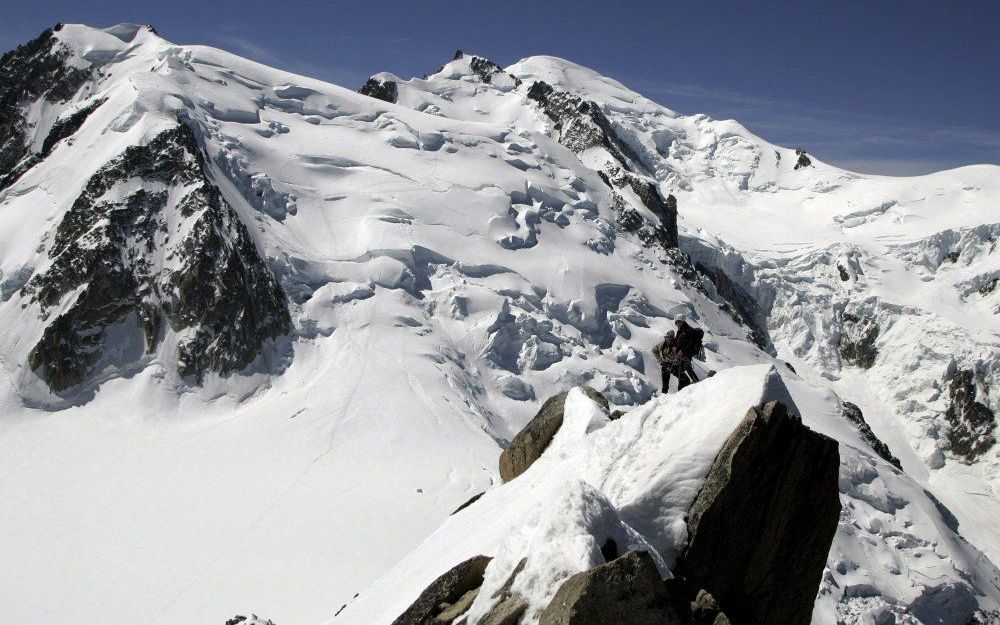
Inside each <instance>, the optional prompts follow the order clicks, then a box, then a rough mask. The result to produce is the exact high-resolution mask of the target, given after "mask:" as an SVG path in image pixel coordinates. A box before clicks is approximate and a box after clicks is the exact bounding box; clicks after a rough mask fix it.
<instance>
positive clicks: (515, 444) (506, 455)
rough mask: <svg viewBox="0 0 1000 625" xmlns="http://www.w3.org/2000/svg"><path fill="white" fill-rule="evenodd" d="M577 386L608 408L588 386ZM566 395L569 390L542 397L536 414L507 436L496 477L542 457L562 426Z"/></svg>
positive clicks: (517, 471)
mask: <svg viewBox="0 0 1000 625" xmlns="http://www.w3.org/2000/svg"><path fill="white" fill-rule="evenodd" d="M580 388H581V389H582V390H583V392H584V393H586V394H587V396H588V397H590V398H591V399H593V400H594V401H595V402H597V403H599V404H600V405H601V406H603V407H604V410H605V411H607V410H608V400H607V399H605V398H604V396H603V395H601V394H600V393H598V392H597V391H595V390H594V389H592V388H590V387H589V386H581V387H580ZM568 395H569V391H566V392H564V393H559V394H558V395H555V396H553V397H550V398H549V399H548V400H546V401H545V403H544V404H542V407H541V409H540V410H539V411H538V414H536V415H535V416H534V418H533V419H532V420H531V421H529V422H528V425H526V426H524V428H523V429H522V430H521V431H520V432H518V433H517V435H516V436H514V438H513V439H511V441H510V444H509V445H507V448H506V449H504V450H503V453H501V454H500V478H501V479H503V481H504V482H509V481H511V480H512V479H514V478H515V477H517V476H518V475H521V474H522V473H524V472H525V471H527V470H528V467H530V466H531V465H532V464H533V463H534V462H535V461H536V460H538V459H539V458H541V457H542V454H543V453H544V452H545V449H546V448H547V447H548V446H549V443H551V442H552V437H554V436H555V435H556V432H558V431H559V428H560V427H561V426H562V422H563V412H564V410H565V408H566V397H567V396H568Z"/></svg>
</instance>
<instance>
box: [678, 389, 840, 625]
mask: <svg viewBox="0 0 1000 625" xmlns="http://www.w3.org/2000/svg"><path fill="white" fill-rule="evenodd" d="M839 468H840V457H839V454H838V451H837V443H836V441H834V440H833V439H831V438H828V437H826V436H823V435H821V434H817V433H815V432H813V431H811V430H809V429H808V428H806V427H805V426H804V425H802V422H801V420H800V419H799V418H798V417H797V416H794V415H792V414H789V412H788V410H787V409H786V407H785V406H784V405H783V404H781V403H780V402H770V403H768V404H766V405H765V406H763V407H761V408H752V409H751V410H750V411H749V412H748V413H747V416H746V417H745V418H744V420H743V421H742V422H741V423H740V425H739V426H738V427H737V428H736V430H735V431H734V432H733V434H732V435H731V436H730V437H729V438H728V439H727V440H726V443H725V444H724V445H723V447H722V449H721V451H720V452H719V454H718V456H717V457H716V459H715V462H714V463H713V465H712V467H711V469H710V470H709V473H708V476H707V477H706V480H705V484H704V486H703V487H702V490H701V492H700V493H699V494H698V496H697V497H696V499H695V501H694V504H693V505H692V507H691V510H690V511H689V513H688V520H687V524H688V535H689V542H688V546H687V549H686V551H685V553H684V555H683V558H682V560H681V562H679V564H678V567H677V569H678V572H679V573H680V574H681V575H683V576H685V577H686V578H687V580H688V582H689V583H690V584H691V586H692V587H694V588H699V589H704V590H706V591H707V592H709V593H711V594H712V596H713V597H715V599H717V600H718V603H719V605H720V606H721V608H722V610H723V611H724V612H725V613H726V615H727V616H728V617H729V619H730V620H732V622H734V623H741V624H744V623H745V624H748V625H756V624H765V623H783V624H788V625H797V624H803V625H805V624H808V623H809V622H810V618H811V615H812V607H813V602H814V599H815V597H816V592H817V590H818V589H819V584H820V580H821V577H822V574H823V569H824V566H825V564H826V558H827V554H828V552H829V550H830V545H831V543H832V541H833V536H834V533H835V532H836V529H837V523H838V520H839V517H840V496H839V492H838V485H837V477H838V472H839Z"/></svg>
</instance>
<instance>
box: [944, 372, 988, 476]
mask: <svg viewBox="0 0 1000 625" xmlns="http://www.w3.org/2000/svg"><path fill="white" fill-rule="evenodd" d="M977 381H978V382H979V383H980V384H984V382H983V381H982V380H977V375H976V372H975V371H974V370H972V369H958V370H956V371H955V372H954V373H953V374H952V375H951V378H950V379H949V380H947V384H948V395H949V398H950V402H949V404H948V409H947V410H946V411H945V414H944V416H945V419H946V420H947V421H948V430H947V432H946V438H947V441H948V447H949V451H951V453H952V454H954V455H955V456H957V457H958V458H960V459H962V460H964V461H965V462H974V461H975V460H976V459H977V458H979V457H980V456H981V455H982V454H984V453H986V452H987V451H988V450H989V449H991V448H992V447H993V446H994V445H995V444H996V442H997V441H996V426H997V422H996V415H994V414H993V411H992V410H990V408H989V406H987V405H986V404H984V403H982V402H980V401H978V400H977V397H978V393H977V388H976V387H977ZM984 394H985V393H984Z"/></svg>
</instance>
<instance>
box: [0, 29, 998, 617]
mask: <svg viewBox="0 0 1000 625" xmlns="http://www.w3.org/2000/svg"><path fill="white" fill-rule="evenodd" d="M998 236H1000V167H997V166H994V165H981V166H975V167H966V168H961V169H957V170H952V171H947V172H941V173H937V174H932V175H929V176H922V177H914V178H889V177H880V176H865V175H860V174H854V173H851V172H846V171H843V170H840V169H838V168H835V167H832V166H829V165H827V164H824V163H822V162H820V161H819V160H818V159H817V158H815V157H814V156H812V155H807V154H806V153H804V152H802V151H801V150H794V149H788V148H783V147H779V146H775V145H772V144H770V143H768V142H767V141H765V140H763V139H761V138H759V137H757V136H755V135H753V134H752V133H751V132H749V131H748V130H747V129H746V128H744V127H742V126H741V125H739V124H738V123H736V122H733V121H718V120H713V119H710V118H708V117H706V116H704V115H696V116H685V115H681V114H679V113H676V112H674V111H671V110H669V109H666V108H664V107H662V106H660V105H658V104H656V103H654V102H652V101H650V100H648V99H646V98H644V97H642V96H641V95H639V94H636V93H634V92H632V91H630V90H629V89H627V88H626V87H624V86H622V85H621V84H619V83H618V82H616V81H614V80H611V79H609V78H606V77H603V76H601V75H599V74H597V73H595V72H593V71H591V70H589V69H586V68H583V67H580V66H577V65H574V64H573V63H571V62H568V61H565V60H562V59H557V58H553V57H531V58H528V59H524V60H522V61H520V62H518V63H515V64H514V65H511V66H509V67H507V68H501V67H499V66H498V65H496V64H494V63H493V62H491V61H488V60H486V59H483V58H481V57H477V56H475V55H470V54H457V55H456V58H455V59H454V60H452V61H451V62H449V63H447V64H445V65H444V66H442V67H441V68H440V69H439V70H438V71H437V72H435V73H433V74H431V75H429V76H427V77H425V78H422V79H416V78H414V79H411V80H402V79H400V78H398V77H396V76H393V75H391V74H384V73H383V74H376V75H375V76H373V77H372V79H371V80H369V81H368V82H367V83H366V84H365V85H364V86H363V87H362V89H361V93H357V92H354V91H352V90H348V89H344V88H341V87H338V86H335V85H330V84H327V83H323V82H320V81H317V80H312V79H309V78H305V77H302V76H296V75H292V74H289V73H286V72H283V71H280V70H275V69H272V68H268V67H265V66H263V65H260V64H257V63H253V62H250V61H247V60H245V59H241V58H239V57H236V56H234V55H231V54H229V53H226V52H222V51H220V50H215V49H212V48H206V47H201V46H177V45H174V44H172V43H170V42H167V41H165V40H164V39H162V38H160V37H159V36H158V35H157V34H156V33H155V32H154V31H153V30H152V29H150V28H148V27H139V26H133V25H119V26H115V27H112V28H108V29H104V30H99V29H93V28H88V27H85V26H76V25H66V26H60V27H57V28H56V29H54V31H53V32H46V33H44V34H43V35H42V36H41V37H40V38H38V39H37V40H35V41H33V42H31V43H29V44H26V45H25V46H22V47H20V48H18V49H17V50H15V51H12V52H10V53H8V54H7V55H5V56H4V57H3V58H2V60H0V272H2V273H0V290H2V298H0V318H2V320H3V324H4V327H5V328H6V329H7V331H6V332H4V333H3V335H2V336H0V376H2V377H3V379H4V381H3V384H2V390H0V413H2V417H0V446H2V448H0V452H2V453H0V458H2V460H0V463H2V464H0V468H2V470H0V494H2V496H3V500H4V502H5V505H4V506H2V507H0V529H2V531H0V560H2V561H3V562H4V563H5V566H4V568H5V569H6V571H7V573H5V574H4V575H3V576H2V577H0V605H2V606H3V608H4V615H5V616H6V617H7V618H8V620H10V622H16V623H42V622H44V623H63V622H81V621H83V622H101V623H125V622H128V623H134V622H145V623H223V622H225V620H226V619H227V618H228V617H230V616H232V615H233V614H234V613H236V612H239V611H240V610H246V609H250V610H253V611H255V612H257V613H260V614H266V615H267V616H268V617H270V618H272V619H273V620H274V621H275V622H276V623H279V624H280V625H289V624H295V623H312V622H321V621H324V620H326V619H329V618H331V617H332V616H333V613H334V612H335V611H336V610H337V609H338V608H339V607H340V606H341V605H343V604H345V603H350V605H349V606H348V607H347V608H346V609H345V610H344V611H343V612H342V614H340V615H339V616H337V617H336V619H334V620H333V621H332V622H334V623H338V622H357V623H382V622H391V620H392V619H393V618H394V617H395V616H397V615H398V614H399V613H400V612H401V611H402V610H403V609H405V608H406V606H407V605H409V604H410V603H411V602H412V601H413V600H414V599H415V598H416V596H417V595H418V594H419V593H420V592H421V589H423V588H424V587H425V586H426V585H427V584H428V582H430V581H432V580H433V579H434V578H435V577H437V576H438V575H440V574H441V573H443V572H444V571H446V570H447V569H449V568H450V567H451V566H453V565H454V564H456V563H458V562H459V561H461V560H464V559H466V558H468V557H470V556H472V555H476V554H477V553H486V552H489V553H488V555H491V556H494V563H495V564H491V567H495V568H494V569H493V570H492V572H491V570H489V569H488V570H487V580H488V581H489V580H492V581H491V582H490V583H497V585H498V586H499V585H501V584H502V583H503V579H506V577H507V575H509V574H510V569H511V568H512V567H513V565H515V564H516V563H517V562H518V560H520V558H521V557H522V556H524V552H525V550H526V549H527V550H529V555H530V549H532V548H539V547H540V546H543V545H546V544H548V545H549V549H550V551H548V552H547V551H544V550H543V551H540V552H539V555H538V556H537V557H536V559H535V560H531V559H529V560H528V562H529V565H528V566H529V568H528V569H525V570H526V571H528V572H529V573H530V576H529V577H530V580H536V581H535V583H530V584H529V582H524V584H526V585H524V586H523V587H521V592H522V593H523V594H524V595H525V596H526V597H528V598H530V599H531V602H532V603H531V606H532V607H531V609H530V610H529V612H528V617H527V618H528V619H533V618H536V617H537V610H539V609H541V607H543V605H544V602H545V601H546V600H548V599H551V597H552V593H553V592H554V591H555V587H554V586H553V583H552V582H553V580H554V579H560V578H559V577H558V576H560V575H562V576H566V575H570V574H572V573H574V572H577V571H582V570H586V569H588V568H590V567H592V566H595V565H596V564H598V563H599V562H598V561H595V560H594V557H595V556H593V553H591V552H592V551H593V550H591V552H586V550H585V551H584V552H582V555H580V556H579V557H575V558H574V557H567V558H565V559H564V560H561V561H559V563H558V566H555V567H548V568H546V567H543V566H541V565H540V564H539V565H538V566H535V565H534V564H532V563H533V562H534V563H541V562H542V561H543V560H545V556H544V554H545V553H551V551H552V550H556V551H558V546H559V545H561V544H563V543H561V542H560V540H570V539H571V538H568V537H573V536H575V537H576V538H577V539H585V540H591V541H592V542H593V541H597V535H596V533H595V532H596V530H595V529H594V528H595V527H596V526H594V525H593V524H588V523H590V522H589V521H587V519H591V518H592V516H588V515H590V514H592V513H593V514H598V513H599V514H598V516H599V517H600V518H601V519H604V521H601V523H604V525H602V526H601V527H604V528H605V529H602V530H600V531H601V532H605V533H607V532H609V531H611V530H608V529H606V528H607V527H612V526H613V527H614V528H618V529H614V532H619V533H618V534H615V535H617V536H619V539H620V540H624V538H625V537H631V538H630V539H629V540H633V541H634V542H635V543H636V544H642V545H645V546H646V547H647V548H649V549H652V550H653V551H654V552H655V553H656V554H657V557H658V558H659V562H658V563H659V565H660V566H661V572H662V573H664V574H666V575H669V571H670V567H671V566H672V564H673V562H674V561H675V558H676V555H677V552H678V551H679V550H680V549H681V548H682V547H683V545H684V544H685V542H684V541H685V540H686V534H685V531H686V530H684V529H683V527H680V526H677V525H676V524H677V522H678V521H677V520H678V519H679V518H681V517H683V515H684V513H685V511H686V510H687V506H690V502H691V501H692V498H693V495H694V493H696V492H697V489H698V486H699V484H700V483H701V480H704V474H705V471H707V466H708V464H709V463H711V460H712V458H714V457H715V454H716V452H717V451H718V450H719V447H720V445H721V444H722V440H723V439H724V438H725V437H726V436H727V435H728V434H729V431H730V430H731V429H732V427H733V426H734V423H735V422H736V421H737V420H738V419H739V417H742V415H743V413H745V412H746V410H747V408H749V407H751V406H756V405H759V404H760V403H762V402H764V401H768V400H770V399H775V398H781V399H782V400H784V401H786V402H787V403H788V404H790V405H792V406H793V407H794V408H796V409H797V411H798V412H799V413H801V415H802V418H803V421H804V422H805V423H806V424H807V425H808V426H809V427H810V428H812V429H814V430H816V431H818V432H821V433H823V434H826V435H828V436H830V437H832V438H834V439H836V440H837V441H838V442H839V443H840V446H839V448H840V459H841V460H840V461H841V468H840V484H839V486H840V499H841V504H842V512H841V518H840V522H839V525H838V528H837V533H836V536H835V538H834V542H833V547H832V549H831V550H830V554H829V557H828V560H827V569H826V570H825V572H824V575H823V580H822V582H821V584H820V590H819V595H818V597H817V600H816V607H815V610H814V612H813V622H815V623H834V622H844V623H872V622H874V623H894V622H898V623H916V622H926V623H937V622H940V623H966V622H974V621H972V620H971V619H974V618H978V619H980V621H979V622H989V620H988V619H989V618H997V617H996V614H997V610H998V609H1000V573H998V571H997V568H996V567H995V566H994V565H993V563H992V562H996V561H1000V539H998V535H997V531H996V519H997V518H1000V451H998V448H997V446H996V444H995V438H996V434H995V428H996V416H995V415H996V414H997V411H998V410H1000V393H998V391H997V389H998V388H1000V324H998V323H997V318H998V317H997V314H998V312H1000V294H998V291H997V289H996V286H997V282H998V280H1000V252H998V251H997V250H996V247H997V243H996V241H997V238H998ZM678 314H684V315H686V316H687V317H688V318H690V319H692V320H693V321H694V323H696V324H697V325H699V326H700V327H703V328H704V329H705V330H706V334H707V336H706V360H705V361H704V363H701V367H700V368H701V372H702V373H705V372H707V371H709V370H711V371H718V372H719V373H718V375H716V376H715V377H713V378H712V379H710V380H706V381H705V382H702V383H699V384H698V385H695V386H694V387H692V388H691V389H690V390H687V389H686V390H685V391H684V392H682V393H678V394H676V395H674V394H672V393H671V394H670V395H663V394H660V393H659V385H660V382H659V370H658V367H657V365H656V363H655V361H654V360H653V358H652V355H651V354H650V352H649V350H650V348H651V347H652V345H653V344H654V343H656V342H657V341H658V340H659V339H660V338H661V337H662V335H663V334H664V332H665V331H666V330H667V329H669V328H671V327H672V323H671V318H672V317H673V316H675V315H678ZM582 383H586V384H588V385H590V386H591V387H593V388H595V389H596V390H597V391H599V392H600V393H602V394H603V395H604V397H606V398H607V399H608V400H609V401H610V403H611V404H612V408H613V409H617V410H621V411H623V412H624V415H623V416H622V417H621V418H620V419H618V420H616V421H614V422H612V423H611V424H606V423H605V422H604V421H602V420H601V419H597V418H596V417H595V418H594V419H591V418H590V417H587V416H586V414H585V413H586V410H585V409H584V408H582V407H581V408H579V411H582V412H580V413H579V414H580V415H583V416H577V417H574V416H573V415H575V414H577V413H576V412H573V411H572V410H570V408H567V423H571V422H578V424H579V427H580V428H581V429H580V430H579V431H577V432H576V436H575V438H574V436H573V435H571V434H570V433H567V434H565V435H563V434H562V432H560V437H561V439H560V441H559V445H557V446H556V447H554V448H553V450H552V452H553V453H546V454H545V455H544V456H543V457H542V459H541V460H540V461H539V462H538V463H536V465H534V466H533V467H532V469H531V471H529V472H528V473H526V474H525V475H524V476H523V477H522V478H519V479H518V480H517V481H516V482H511V483H509V484H506V485H499V475H498V471H497V457H498V456H499V454H500V451H501V449H502V448H503V447H504V446H505V444H506V442H507V441H509V440H510V439H511V438H512V437H513V436H514V435H515V434H516V433H517V432H518V431H519V430H520V429H521V427H522V426H524V425H525V423H527V422H528V420H529V419H530V418H531V417H532V416H533V415H534V414H535V413H536V411H537V410H538V408H539V406H540V405H541V404H542V402H543V401H544V400H546V399H547V398H548V397H549V396H551V395H554V394H556V393H559V392H562V391H565V390H567V389H569V388H571V387H574V386H576V385H579V384H582ZM574 419H575V421H574ZM595 419H596V420H595ZM661 443H662V444H661ZM553 444H555V443H553ZM571 474H572V475H574V476H576V478H577V479H576V480H575V481H574V480H569V479H568V478H566V476H568V475H571ZM560 476H562V477H560ZM483 491H487V494H486V495H484V496H483V497H482V498H481V499H480V500H479V501H477V502H476V503H475V504H473V505H471V506H469V507H468V508H466V509H465V510H463V512H462V513H460V514H458V515H455V516H454V517H451V518H450V519H448V517H449V514H450V513H451V512H452V511H453V510H454V509H455V508H456V507H458V506H459V504H461V503H462V502H464V501H467V500H468V499H469V498H470V497H472V496H473V495H477V494H479V493H481V492H483ZM651 498H654V499H655V498H659V499H664V500H665V501H668V502H669V505H667V506H666V507H664V508H658V507H656V506H649V505H639V504H640V503H641V502H647V503H648V501H650V500H651ZM594 510H596V511H597V512H594ZM588 511H589V512H588ZM661 513H662V514H661ZM446 519H448V520H447V521H446ZM609 519H610V520H609ZM442 522H444V523H443V524H442ZM608 523H610V525H607V524H608ZM616 524H617V525H616ZM623 528H624V529H623ZM588 532H589V533H588ZM588 536H589V537H590V538H587V537H588ZM425 539H426V541H425ZM566 544H568V543H566ZM595 544H596V543H595ZM630 544H631V543H630ZM532 546H534V547H532ZM598 546H599V545H598ZM563 552H565V553H570V552H571V550H563ZM598 555H599V554H598ZM601 562H603V560H602V561H601ZM531 566H535V568H530V567H531ZM491 576H492V577H491ZM553 576H555V577H553ZM501 577H502V578H501ZM530 580H529V581H530ZM356 593H361V594H360V595H359V596H358V598H357V600H356V601H351V600H352V598H353V597H354V596H355V594H356ZM485 600H486V595H485V594H484V595H483V598H482V599H480V600H479V601H480V602H484V601H485ZM488 607H489V606H486V605H482V604H476V605H474V606H473V612H470V616H474V615H477V614H478V615H482V614H483V613H484V612H485V610H486V609H487V608H488ZM477 610H478V612H477ZM990 614H993V615H994V616H993V617H990V616H989V615H990ZM532 615H534V616H532ZM471 622H474V621H470V623H471Z"/></svg>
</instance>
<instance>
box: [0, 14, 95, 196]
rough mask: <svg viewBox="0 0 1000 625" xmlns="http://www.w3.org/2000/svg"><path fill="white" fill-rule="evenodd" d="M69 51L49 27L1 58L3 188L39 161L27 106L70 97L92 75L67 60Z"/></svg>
mask: <svg viewBox="0 0 1000 625" xmlns="http://www.w3.org/2000/svg"><path fill="white" fill-rule="evenodd" d="M69 54H70V53H69V50H67V49H66V48H65V47H64V46H62V45H61V44H60V43H59V41H58V40H57V39H56V37H55V36H54V35H53V34H52V31H51V30H46V31H45V32H43V33H42V34H41V35H39V37H38V38H36V39H34V40H32V41H30V42H28V43H26V44H24V45H20V46H18V47H17V48H16V49H14V50H11V51H10V52H8V53H6V54H4V55H3V57H0V189H4V188H6V187H9V186H10V185H11V184H13V183H14V182H15V181H16V180H17V179H18V178H20V177H21V176H22V175H24V173H25V172H26V171H28V170H29V169H30V168H31V167H32V166H34V165H35V163H37V162H38V160H39V157H38V156H36V155H34V154H32V153H31V151H30V148H29V146H30V144H31V130H32V129H31V128H30V127H29V126H28V123H27V122H26V121H25V119H24V114H23V109H24V107H26V106H27V105H28V104H30V103H32V102H35V101H37V100H39V99H45V100H47V101H48V102H51V103H58V102H63V101H65V100H68V99H70V98H71V97H73V95H74V94H76V92H77V91H78V90H79V89H80V87H81V86H82V85H83V84H84V83H85V82H86V81H87V80H88V79H89V78H90V75H91V72H90V70H89V69H80V68H77V67H73V66H71V65H69V64H68V63H66V59H67V58H68V57H69ZM81 123H82V122H81Z"/></svg>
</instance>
